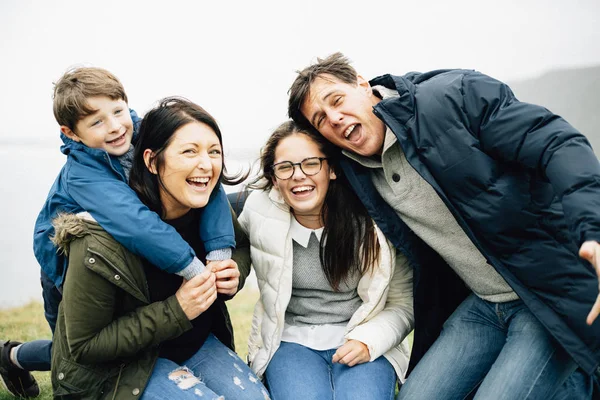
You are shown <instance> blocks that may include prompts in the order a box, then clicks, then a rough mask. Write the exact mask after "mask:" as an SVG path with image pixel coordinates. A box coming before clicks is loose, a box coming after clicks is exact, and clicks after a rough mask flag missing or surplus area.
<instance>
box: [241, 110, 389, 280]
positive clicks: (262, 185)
mask: <svg viewBox="0 0 600 400" xmlns="http://www.w3.org/2000/svg"><path fill="white" fill-rule="evenodd" d="M292 135H305V136H306V137H307V138H309V140H311V141H312V142H314V143H315V144H316V145H317V146H318V147H319V150H321V152H322V153H323V154H324V155H325V157H327V162H328V164H329V168H332V169H333V171H334V172H335V175H336V177H337V178H336V179H334V180H331V181H330V182H329V189H328V190H327V194H326V195H325V201H324V204H323V207H322V209H321V219H322V221H323V222H324V229H323V235H322V236H321V246H320V250H319V257H320V259H321V265H322V267H323V272H324V273H325V276H326V277H327V280H328V281H329V284H330V285H331V287H332V288H333V289H334V290H336V291H337V290H338V289H339V285H340V283H341V282H342V281H344V280H345V279H346V278H347V276H348V274H349V273H350V272H351V271H359V272H360V273H361V274H365V273H367V272H368V271H369V270H372V268H374V266H375V263H376V262H377V260H378V259H379V250H380V246H379V242H378V240H377V233H376V232H375V227H374V223H373V220H372V219H371V217H370V216H369V213H368V212H367V209H366V208H365V206H364V205H363V204H362V203H361V201H360V199H359V198H358V196H357V195H356V194H355V193H354V191H353V190H352V188H351V187H350V184H349V183H348V180H347V179H346V176H345V175H344V173H343V171H342V169H341V168H340V164H339V160H340V157H341V152H340V150H339V149H338V148H337V147H335V146H334V145H332V144H331V143H329V141H327V139H325V138H324V137H323V136H322V135H321V134H319V133H318V132H317V131H315V130H314V129H313V128H304V127H299V126H298V125H297V124H296V123H294V122H293V121H287V122H284V123H283V124H281V125H280V126H279V127H278V128H277V129H275V131H274V132H273V134H272V135H271V137H270V138H269V139H268V140H267V143H266V144H265V146H264V147H263V149H262V152H261V157H260V164H261V170H262V171H261V176H259V177H258V178H257V179H256V180H254V181H253V183H252V184H250V186H249V187H250V188H253V189H261V190H270V189H271V188H272V187H273V182H274V179H275V175H274V173H273V163H274V162H275V150H276V149H277V146H278V145H279V143H281V141H282V140H283V139H285V138H287V137H289V136H292ZM324 167H325V166H324ZM292 212H293V210H292Z"/></svg>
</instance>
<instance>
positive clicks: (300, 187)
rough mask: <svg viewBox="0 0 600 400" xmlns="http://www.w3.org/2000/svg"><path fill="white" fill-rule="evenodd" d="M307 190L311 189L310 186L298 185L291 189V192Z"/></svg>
mask: <svg viewBox="0 0 600 400" xmlns="http://www.w3.org/2000/svg"><path fill="white" fill-rule="evenodd" d="M309 190H313V187H312V186H298V187H295V188H293V189H292V192H293V193H300V192H308V191H309Z"/></svg>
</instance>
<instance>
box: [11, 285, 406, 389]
mask: <svg viewBox="0 0 600 400" xmlns="http://www.w3.org/2000/svg"><path fill="white" fill-rule="evenodd" d="M257 299H258V291H257V290H256V289H243V290H242V291H241V292H239V293H238V294H237V295H236V296H235V297H234V298H233V299H232V300H230V301H228V302H227V307H228V309H229V313H230V315H231V321H232V323H233V330H234V332H235V348H236V351H237V353H238V354H239V356H240V357H241V358H242V360H244V361H245V360H246V354H247V353H248V343H247V340H248V336H250V328H251V325H252V313H253V311H254V304H255V303H256V300H257ZM50 337H51V334H50V328H49V327H48V323H47V322H46V320H45V319H44V310H43V306H42V304H41V303H37V302H33V303H30V304H27V305H26V306H24V307H19V308H12V309H6V310H0V340H6V339H11V340H18V341H21V342H25V341H29V340H35V339H50ZM408 339H409V343H410V344H411V345H412V333H411V334H410V335H409V338H408ZM33 375H34V376H35V378H36V379H37V381H38V384H39V385H40V389H41V394H40V396H39V397H38V398H37V399H40V400H51V399H52V384H51V383H50V373H49V372H34V373H33ZM12 399H14V397H12V396H11V395H10V394H8V392H6V391H5V390H4V388H2V387H1V385H0V400H12Z"/></svg>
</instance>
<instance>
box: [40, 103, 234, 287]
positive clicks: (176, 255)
mask: <svg viewBox="0 0 600 400" xmlns="http://www.w3.org/2000/svg"><path fill="white" fill-rule="evenodd" d="M130 113H131V119H132V120H133V123H134V132H135V133H134V142H135V140H136V139H137V129H138V127H139V124H140V122H141V120H140V118H139V117H138V116H137V114H136V113H135V111H133V110H131V111H130ZM61 139H62V141H63V143H64V144H63V145H62V146H61V151H62V152H63V153H64V154H65V155H66V156H67V161H66V163H65V165H64V166H63V168H62V169H61V171H60V173H59V175H58V177H57V178H56V180H55V181H54V184H53V185H52V188H51V189H50V192H49V194H48V198H47V199H46V202H45V203H44V206H43V208H42V210H41V211H40V214H39V215H38V218H37V221H36V223H35V230H34V236H33V251H34V253H35V257H36V258H37V260H38V262H39V264H40V266H41V267H42V270H43V271H44V272H45V273H46V274H47V275H48V277H49V278H50V279H52V281H53V282H54V283H55V285H56V287H57V288H60V287H61V286H62V282H63V277H64V273H65V270H66V267H67V260H66V257H65V256H64V255H63V254H59V253H58V252H57V249H56V248H55V247H54V244H53V243H52V241H51V239H50V238H51V237H52V236H53V235H54V228H53V226H52V220H53V219H54V218H55V217H56V215H57V214H58V213H78V212H82V211H87V212H89V213H90V214H91V215H92V216H93V217H94V218H95V219H96V221H97V222H98V223H99V224H100V226H102V228H104V229H105V230H106V231H107V232H108V233H110V234H111V235H112V236H113V237H114V238H115V239H116V240H117V241H118V242H119V243H121V244H122V245H123V246H125V247H126V248H127V249H128V250H130V251H131V252H133V253H135V254H137V255H139V256H142V257H144V258H146V259H147V260H148V261H149V262H150V263H152V264H153V265H155V266H157V267H158V268H161V269H163V270H164V271H167V272H170V273H176V272H179V271H181V270H182V269H184V268H185V267H187V266H188V265H189V264H190V263H191V262H192V260H193V259H194V257H195V253H194V251H193V250H192V248H191V247H190V246H189V245H188V244H187V243H186V242H185V241H184V240H183V239H182V238H181V236H180V235H179V234H178V233H177V232H176V231H175V229H174V228H173V227H172V226H170V225H168V224H166V223H164V222H163V221H162V220H161V219H160V216H159V215H158V214H156V213H155V212H153V211H150V210H149V209H148V207H146V206H145V205H144V204H143V203H142V202H141V201H140V199H139V198H138V196H137V195H136V193H135V192H134V191H133V190H132V189H131V188H130V187H129V186H128V184H127V182H126V178H125V173H124V171H123V167H122V166H121V164H120V163H119V161H118V160H117V158H116V157H113V156H110V155H109V154H108V153H107V152H106V151H104V150H100V149H92V148H89V147H87V146H85V145H83V144H81V143H78V142H75V141H73V140H71V139H69V138H67V137H66V136H65V135H62V134H61ZM200 237H201V238H202V240H203V242H204V245H205V248H206V251H207V252H209V251H211V250H215V249H220V248H227V247H235V239H234V234H233V223H232V221H231V213H230V211H229V202H228V200H227V196H226V194H225V191H224V190H223V187H222V185H221V184H219V185H218V190H215V191H214V192H213V196H211V200H210V201H209V203H208V204H207V205H206V207H205V208H204V212H203V215H202V219H201V226H200Z"/></svg>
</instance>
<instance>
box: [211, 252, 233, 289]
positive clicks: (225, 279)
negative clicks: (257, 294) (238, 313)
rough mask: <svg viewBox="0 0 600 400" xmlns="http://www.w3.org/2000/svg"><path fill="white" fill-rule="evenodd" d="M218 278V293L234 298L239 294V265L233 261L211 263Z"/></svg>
mask: <svg viewBox="0 0 600 400" xmlns="http://www.w3.org/2000/svg"><path fill="white" fill-rule="evenodd" d="M209 265H210V267H212V269H213V271H214V272H215V275H216V277H217V280H216V286H217V293H219V294H224V295H227V296H233V295H234V294H236V293H237V290H238V286H239V284H240V271H239V270H238V266H237V263H236V262H235V261H233V260H232V259H229V260H222V261H212V262H210V263H209Z"/></svg>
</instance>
